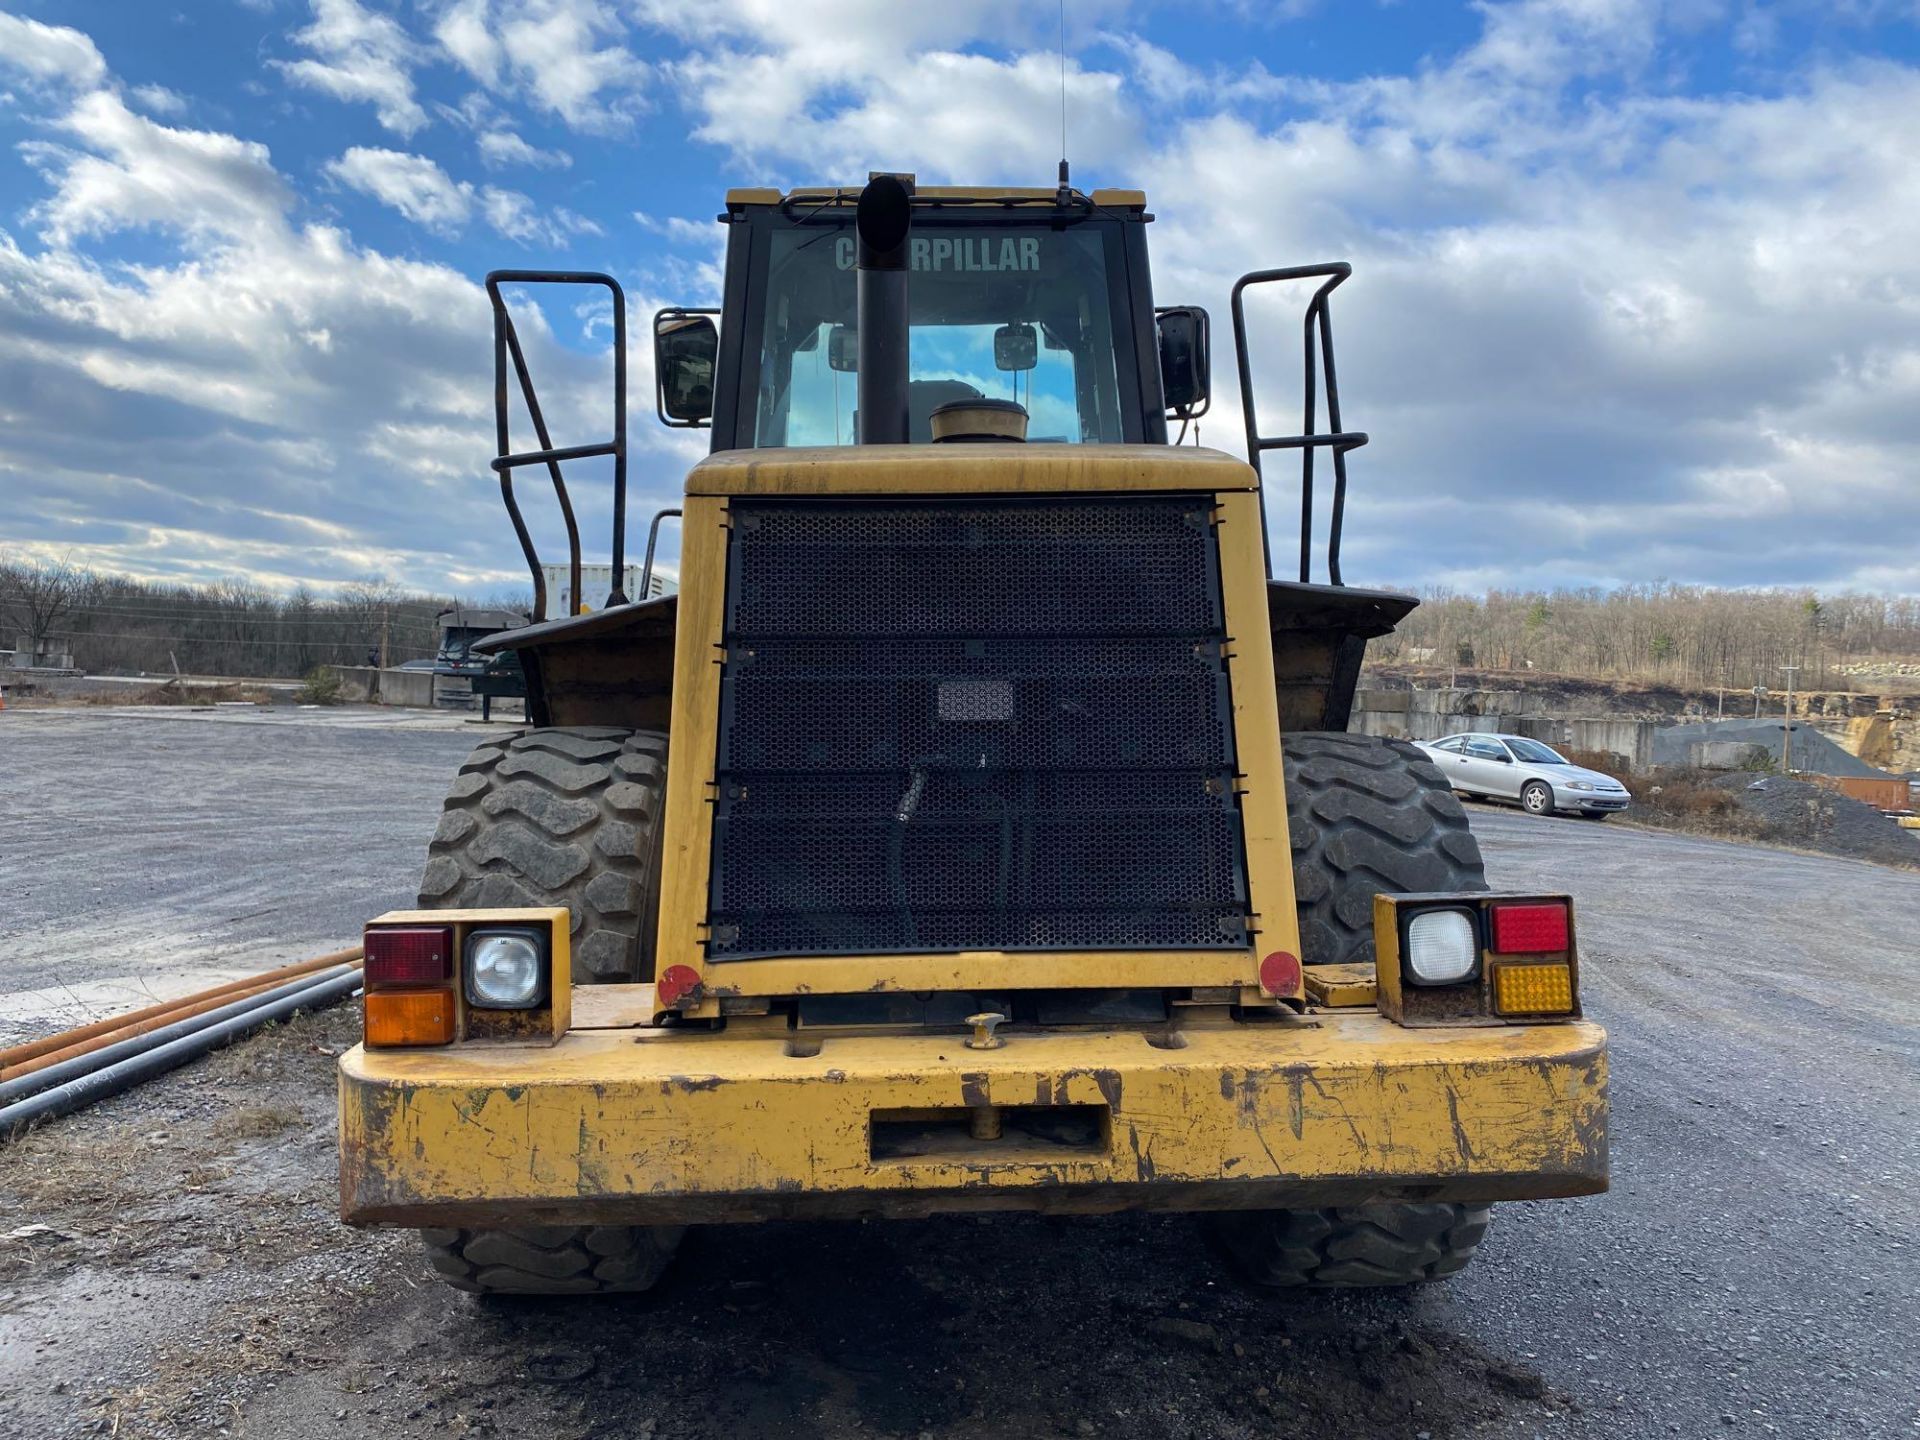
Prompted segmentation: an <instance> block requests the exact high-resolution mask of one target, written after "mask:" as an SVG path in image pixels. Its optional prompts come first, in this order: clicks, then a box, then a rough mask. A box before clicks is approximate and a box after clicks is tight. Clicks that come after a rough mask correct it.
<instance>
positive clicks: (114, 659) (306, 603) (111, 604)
mask: <svg viewBox="0 0 1920 1440" xmlns="http://www.w3.org/2000/svg"><path fill="white" fill-rule="evenodd" d="M453 603H454V601H453V600H452V599H450V598H447V597H442V596H435V595H423V594H419V593H416V592H410V591H406V590H403V589H402V588H401V587H399V586H397V585H393V584H388V583H384V582H377V581H367V582H361V583H356V584H350V585H343V586H341V587H340V588H339V589H337V590H336V591H334V592H333V593H332V594H330V595H325V596H322V595H318V594H315V593H314V592H313V591H311V590H308V589H307V588H305V587H301V588H298V589H295V590H292V591H290V592H286V593H278V592H275V591H271V590H268V589H266V588H264V587H262V586H259V585H253V584H249V583H247V582H245V581H239V580H223V581H220V582H218V583H215V584H210V585H167V584H158V583H154V582H151V581H145V580H136V579H132V578H130V577H128V576H124V575H104V574H100V573H98V572H96V571H93V570H89V569H87V568H86V567H84V566H78V565H71V564H66V563H60V562H46V561H11V562H9V561H4V560H0V650H16V649H26V650H28V651H38V652H42V653H52V654H71V655H72V656H73V662H74V664H75V665H76V666H77V667H78V668H80V669H82V670H88V671H93V672H97V673H122V674H133V673H142V672H144V673H149V674H161V675H165V674H170V673H172V672H173V671H174V670H176V669H177V670H179V671H180V672H181V673H183V674H190V675H232V676H249V677H258V678H267V679H271V678H280V677H287V678H294V677H299V676H304V675H306V674H308V673H309V672H310V671H312V670H313V669H314V667H315V666H318V665H329V664H331V665H365V664H367V663H369V661H370V660H373V659H378V658H379V657H380V656H381V655H382V652H383V651H384V654H385V658H386V661H387V663H389V664H393V665H398V664H401V663H402V662H404V661H407V660H418V659H424V658H427V657H429V656H431V655H432V654H433V653H434V651H435V649H436V648H437V646H438V643H439V633H438V629H437V625H436V621H435V617H436V616H437V615H438V614H439V612H440V611H442V610H444V609H446V608H447V607H448V606H449V605H451V604H453ZM27 659H28V656H27V655H21V656H19V659H18V662H17V663H22V664H24V663H26V661H27Z"/></svg>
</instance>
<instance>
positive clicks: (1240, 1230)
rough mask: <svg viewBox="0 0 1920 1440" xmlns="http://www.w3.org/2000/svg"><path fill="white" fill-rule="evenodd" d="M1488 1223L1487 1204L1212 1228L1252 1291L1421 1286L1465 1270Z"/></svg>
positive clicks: (1255, 1213)
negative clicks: (1261, 1288) (1256, 1287)
mask: <svg viewBox="0 0 1920 1440" xmlns="http://www.w3.org/2000/svg"><path fill="white" fill-rule="evenodd" d="M1491 1219H1492V1215H1491V1212H1490V1210H1489V1207H1487V1206H1485V1205H1440V1204H1428V1205H1370V1206H1365V1207H1362V1208H1354V1209H1336V1210H1248V1211H1244V1212H1234V1213H1229V1214H1225V1215H1219V1216H1216V1217H1214V1226H1213V1230H1214V1236H1215V1238H1216V1239H1217V1240H1218V1241H1219V1243H1220V1244H1221V1246H1222V1247H1224V1248H1225V1249H1226V1251H1227V1253H1228V1254H1229V1255H1230V1256H1231V1257H1232V1259H1233V1260H1234V1262H1235V1264H1236V1266H1237V1267H1238V1269H1239V1270H1240V1272H1241V1273H1242V1274H1243V1275H1245V1276H1246V1277H1247V1279H1249V1280H1251V1281H1253V1282H1254V1283H1255V1284H1256V1285H1268V1286H1275V1287H1291V1286H1298V1285H1309V1286H1324V1287H1334V1286H1341V1287H1349V1286H1384V1285H1419V1284H1422V1283H1424V1282H1426V1281H1429V1280H1444V1279H1446V1278H1447V1276H1449V1275H1453V1274H1457V1273H1458V1272H1459V1271H1460V1270H1461V1269H1463V1268H1464V1267H1465V1266H1466V1264H1467V1262H1468V1261H1469V1260H1471V1259H1473V1252H1474V1250H1475V1249H1477V1248H1478V1247H1479V1244H1480V1240H1481V1237H1482V1236H1484V1235H1485V1234H1486V1233H1487V1225H1488V1223H1489V1222H1490V1220H1491Z"/></svg>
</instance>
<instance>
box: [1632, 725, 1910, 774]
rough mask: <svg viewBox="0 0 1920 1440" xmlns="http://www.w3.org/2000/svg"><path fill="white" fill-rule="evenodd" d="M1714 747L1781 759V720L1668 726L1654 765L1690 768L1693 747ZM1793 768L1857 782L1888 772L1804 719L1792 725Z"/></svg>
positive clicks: (1657, 741) (1657, 734) (1658, 740)
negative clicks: (1756, 750)
mask: <svg viewBox="0 0 1920 1440" xmlns="http://www.w3.org/2000/svg"><path fill="white" fill-rule="evenodd" d="M1701 744H1712V745H1757V746H1759V747H1760V748H1761V749H1763V750H1765V751H1766V752H1767V753H1768V754H1770V755H1772V756H1773V757H1774V758H1775V760H1778V759H1779V758H1780V718H1779V717H1778V716H1773V717H1771V718H1763V719H1760V720H1703V721H1701V722H1700V723H1699V724H1696V725H1668V726H1666V727H1664V728H1663V729H1659V730H1656V731H1654V732H1653V763H1654V764H1656V765H1691V764H1693V763H1694V759H1695V757H1694V755H1693V754H1692V750H1693V747H1694V746H1696V745H1701ZM1793 768H1794V769H1796V770H1812V771H1814V772H1816V773H1818V774H1821V775H1850V776H1853V777H1855V778H1857V779H1882V778H1885V776H1886V773H1887V772H1886V771H1884V770H1876V769H1875V768H1874V767H1873V766H1871V765H1869V764H1867V762H1866V761H1864V760H1862V759H1861V758H1860V757H1859V756H1858V755H1850V754H1848V753H1847V752H1846V751H1845V750H1843V749H1841V748H1840V747H1839V746H1838V745H1836V744H1834V742H1833V741H1832V740H1830V739H1828V738H1827V737H1826V736H1825V735H1823V734H1822V733H1821V732H1820V731H1818V730H1816V729H1814V728H1813V726H1811V725H1809V724H1808V723H1807V722H1806V721H1804V720H1795V721H1794V722H1793Z"/></svg>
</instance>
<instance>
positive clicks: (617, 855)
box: [420, 726, 667, 985]
mask: <svg viewBox="0 0 1920 1440" xmlns="http://www.w3.org/2000/svg"><path fill="white" fill-rule="evenodd" d="M666 782H667V737H666V736H664V735H661V734H658V733H656V732H655V731H651V730H613V729H606V728H602V727H597V726H596V727H576V728H571V729H559V728H552V729H540V730H520V731H515V732H514V733H512V734H509V735H503V736H501V737H500V738H499V739H497V740H489V741H487V742H486V743H485V744H483V745H481V746H480V747H479V748H478V749H476V750H475V751H474V752H473V754H472V755H470V756H469V757H468V758H467V762H466V764H464V765H462V766H461V767H460V775H459V778H458V779H456V780H455V781H454V782H453V789H452V791H451V792H450V793H449V794H448V796H447V801H446V805H445V807H444V808H443V810H442V812H441V816H440V828H439V829H438V830H437V831H435V832H434V836H433V841H432V843H431V844H430V845H429V846H428V847H427V868H426V871H425V873H424V874H422V875H421V877H420V907H421V908H422V909H424V910H436V909H456V908H465V909H484V908H490V907H496V906H503V905H564V906H566V907H567V909H568V910H570V911H572V912H573V944H572V950H573V983H574V984H576V985H599V984H613V983H618V982H622V981H632V980H651V979H652V978H653V942H654V933H653V932H654V925H655V921H656V918H657V916H658V914H659V909H660V841H661V827H660V813H661V809H662V807H663V804H664V799H665V789H666Z"/></svg>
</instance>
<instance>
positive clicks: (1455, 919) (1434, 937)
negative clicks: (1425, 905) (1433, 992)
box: [1406, 910, 1480, 985]
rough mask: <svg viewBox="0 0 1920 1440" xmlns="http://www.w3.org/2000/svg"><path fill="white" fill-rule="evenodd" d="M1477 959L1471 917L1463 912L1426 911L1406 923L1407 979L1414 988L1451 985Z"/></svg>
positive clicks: (1466, 973) (1465, 974)
mask: <svg viewBox="0 0 1920 1440" xmlns="http://www.w3.org/2000/svg"><path fill="white" fill-rule="evenodd" d="M1479 960H1480V945H1479V940H1478V937H1477V936H1476V935H1475V934H1474V929H1473V917H1472V916H1471V915H1469V914H1468V913H1467V912H1466V911H1464V910H1426V911H1423V912H1421V913H1420V914H1418V915H1415V916H1414V917H1413V918H1412V919H1411V920H1409V921H1408V922H1407V953H1406V961H1407V978H1408V979H1410V980H1412V981H1413V982H1414V984H1416V985H1453V984H1457V983H1458V982H1460V981H1462V980H1465V979H1466V978H1468V977H1469V976H1470V975H1472V974H1473V969H1474V966H1475V965H1476V964H1478V963H1479Z"/></svg>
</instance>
